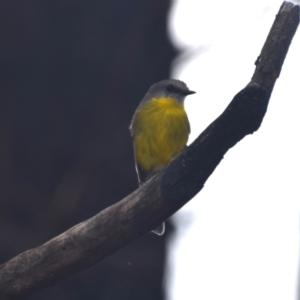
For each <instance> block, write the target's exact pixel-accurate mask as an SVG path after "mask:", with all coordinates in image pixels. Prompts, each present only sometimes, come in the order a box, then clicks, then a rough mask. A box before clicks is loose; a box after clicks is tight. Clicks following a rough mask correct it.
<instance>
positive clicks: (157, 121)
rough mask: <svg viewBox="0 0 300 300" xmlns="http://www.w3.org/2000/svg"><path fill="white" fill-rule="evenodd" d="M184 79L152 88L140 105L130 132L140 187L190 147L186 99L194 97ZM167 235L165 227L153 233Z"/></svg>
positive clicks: (167, 81) (159, 83)
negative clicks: (185, 107)
mask: <svg viewBox="0 0 300 300" xmlns="http://www.w3.org/2000/svg"><path fill="white" fill-rule="evenodd" d="M194 93H195V92H193V91H190V90H189V89H188V88H187V86H186V84H185V83H184V82H182V81H180V80H175V79H168V80H163V81H160V82H158V83H156V84H154V85H152V86H151V87H150V89H149V91H148V92H147V94H146V95H145V97H144V98H143V100H142V101H141V103H140V105H139V106H138V108H137V110H136V112H135V114H134V116H133V119H132V122H131V125H130V130H131V134H132V137H133V145H134V155H135V166H136V171H137V175H138V180H139V184H140V185H142V184H143V183H144V182H145V181H146V180H148V179H149V178H151V177H152V176H153V175H155V174H156V173H157V172H158V171H160V170H162V169H163V168H164V167H166V165H167V164H168V163H169V162H170V161H171V160H172V159H173V158H175V157H176V156H177V155H178V154H179V153H180V152H181V151H182V150H183V149H184V147H185V146H186V143H187V141H188V137H189V133H190V124H189V120H188V117H187V114H186V112H185V109H184V99H185V97H186V96H187V95H190V94H194ZM153 232H155V233H156V234H159V235H161V234H163V232H164V224H162V225H161V226H160V227H159V228H156V229H155V230H153Z"/></svg>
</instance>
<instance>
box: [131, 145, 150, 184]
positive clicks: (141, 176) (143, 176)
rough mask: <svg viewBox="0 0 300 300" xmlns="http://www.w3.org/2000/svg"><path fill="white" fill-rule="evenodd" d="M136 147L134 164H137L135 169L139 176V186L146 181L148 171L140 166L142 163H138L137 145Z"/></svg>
mask: <svg viewBox="0 0 300 300" xmlns="http://www.w3.org/2000/svg"><path fill="white" fill-rule="evenodd" d="M133 148H134V164H135V170H136V174H137V177H138V181H139V186H142V185H143V184H144V183H145V181H146V180H147V179H148V173H147V172H145V171H143V170H142V168H141V167H140V165H139V164H138V162H137V160H136V151H135V147H134V146H133Z"/></svg>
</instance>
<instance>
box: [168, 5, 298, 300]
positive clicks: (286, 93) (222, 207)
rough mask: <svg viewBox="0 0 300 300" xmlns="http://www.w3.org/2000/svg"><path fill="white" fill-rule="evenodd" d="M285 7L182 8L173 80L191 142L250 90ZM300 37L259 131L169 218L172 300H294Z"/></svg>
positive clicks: (173, 29) (173, 30) (176, 19)
mask: <svg viewBox="0 0 300 300" xmlns="http://www.w3.org/2000/svg"><path fill="white" fill-rule="evenodd" d="M281 3H282V1H277V0H271V1H267V0H251V1H237V0H227V1H224V0H223V1H222V0H215V1H200V0H177V1H174V3H173V9H172V10H171V12H170V18H169V25H170V26H169V28H170V36H171V39H172V41H173V42H174V44H175V46H176V47H177V48H178V49H180V50H181V51H183V53H182V55H181V56H180V57H179V58H178V59H177V60H176V61H175V62H174V67H173V78H179V79H181V80H183V81H185V82H186V83H187V84H188V86H189V88H190V89H192V90H196V91H197V94H195V95H193V96H189V97H187V100H186V103H185V107H186V110H187V113H188V116H189V119H190V123H191V128H192V134H191V136H190V140H189V143H190V142H192V141H193V140H194V139H195V138H196V137H197V136H198V135H199V133H201V132H202V131H203V130H204V129H205V128H206V127H207V126H208V125H209V124H210V123H211V122H212V121H213V120H214V119H215V118H216V117H218V115H219V114H220V113H222V111H223V110H224V109H225V108H226V106H227V105H228V104H229V102H230V101H231V100H232V98H233V96H234V95H235V94H236V93H237V92H239V91H240V90H241V89H242V88H244V86H246V85H247V84H248V82H249V81H250V79H251V77H252V74H253V72H254V68H255V66H254V62H255V60H256V58H257V56H258V55H259V53H260V50H261V48H262V46H263V43H264V41H265V39H266V37H267V34H268V32H269V30H270V28H271V26H272V23H273V21H274V18H275V15H276V13H277V12H278V10H279V8H280V5H281ZM299 103H300V29H298V32H297V33H296V35H295V37H294V40H293V42H292V44H291V47H290V50H289V52H288V55H287V58H286V60H285V63H284V65H283V69H282V72H281V75H280V78H279V79H278V80H277V83H276V85H275V88H274V90H273V94H272V97H271V100H270V104H269V108H268V111H267V114H266V116H265V118H264V121H263V123H262V126H261V128H260V129H259V130H258V131H257V132H256V133H254V134H253V135H251V136H247V137H246V138H244V139H243V140H242V141H241V142H240V143H238V144H237V145H236V146H235V147H234V148H232V149H231V150H230V151H229V152H228V153H227V154H226V155H225V158H224V159H223V161H222V162H221V163H220V165H219V166H218V167H217V169H216V170H215V172H214V173H213V174H212V176H211V177H210V178H209V179H208V181H207V183H206V185H205V187H204V189H203V190H202V191H201V192H200V193H199V194H198V195H197V196H196V197H195V198H194V199H193V200H192V201H191V202H190V203H188V204H187V205H186V206H185V207H184V208H183V209H181V210H180V211H179V212H178V213H177V214H176V215H175V217H174V218H173V220H174V224H175V226H176V233H175V234H174V235H173V236H172V237H171V238H170V241H169V261H168V263H167V266H166V268H167V275H166V278H165V283H166V287H167V299H168V300H194V299H201V300H217V299H218V300H220V299H222V300H224V299H225V300H227V299H230V300H248V299H249V300H250V299H251V300H254V299H255V300H266V299H272V300H277V299H278V300H279V299H280V300H283V299H284V300H294V299H296V292H297V284H298V278H297V277H298V257H299V247H298V243H299V208H300V188H299V187H300V181H299V177H300V176H299V175H300V174H299V173H300V104H299Z"/></svg>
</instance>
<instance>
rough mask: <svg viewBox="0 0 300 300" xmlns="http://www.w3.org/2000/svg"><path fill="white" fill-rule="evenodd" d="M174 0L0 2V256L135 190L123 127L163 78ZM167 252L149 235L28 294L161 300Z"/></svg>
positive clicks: (170, 53) (36, 299)
mask: <svg viewBox="0 0 300 300" xmlns="http://www.w3.org/2000/svg"><path fill="white" fill-rule="evenodd" d="M170 2H171V1H168V0H144V1H140V0H127V1H124V0H102V1H99V0H98V1H94V0H89V1H78V0H72V1H71V0H59V1H57V0H51V1H40V0H36V1H34V0H30V1H1V2H0V143H1V145H0V151H1V155H0V176H1V180H0V184H1V188H0V199H1V200H0V201H1V209H0V263H4V262H5V261H7V260H8V259H10V258H12V257H13V256H15V255H17V254H19V253H21V252H22V251H25V250H27V249H29V248H32V247H36V246H38V245H40V244H42V243H44V242H46V241H47V240H49V239H51V238H52V237H54V236H56V235H58V234H59V233H61V232H63V231H65V230H66V229H68V228H69V227H71V226H73V225H75V224H76V223H78V222H80V221H82V220H85V219H87V218H89V217H91V216H93V215H94V214H96V213H98V212H99V211H100V210H102V209H103V208H105V207H107V206H109V205H111V204H113V203H115V202H116V201H119V200H120V199H122V198H123V197H124V196H126V195H127V194H129V193H131V192H132V191H133V190H135V189H136V188H137V179H136V174H135V170H134V162H133V150H132V141H131V137H130V134H129V130H128V126H129V123H130V120H131V117H132V115H133V112H134V110H135V108H136V107H137V105H138V103H139V101H140V100H141V98H142V97H143V95H144V94H145V92H146V91H147V89H148V88H149V86H150V85H151V84H153V83H155V82H157V81H159V80H161V79H165V78H168V77H169V69H170V63H171V61H172V60H173V59H174V56H175V50H174V49H173V47H172V46H171V44H170V42H169V41H168V38H167V28H166V24H167V14H168V11H169V7H170V4H171V3H170ZM167 232H169V233H170V232H171V229H170V228H167ZM165 251H166V235H165V236H163V237H157V236H155V235H153V234H149V235H147V236H145V237H144V238H142V239H140V240H139V241H136V242H134V243H133V244H131V245H130V246H128V247H126V248H124V249H121V250H120V251H118V252H117V253H116V254H113V255H112V256H111V257H109V258H107V259H106V260H105V261H103V262H100V263H98V264H97V265H96V266H94V267H92V268H91V269H89V270H87V271H85V272H82V273H81V274H79V275H77V276H74V277H72V278H70V279H69V280H67V281H64V282H62V283H61V284H58V285H56V286H54V287H51V288H49V289H46V290H44V291H42V292H40V293H39V294H37V295H35V296H33V297H32V298H30V299H32V300H48V299H66V300H68V299H72V300H79V299H89V300H93V299H97V300H99V299H101V300H119V299H122V300H123V299H130V300H134V299H138V300H141V299H143V300H148V299H149V300H152V299H153V300H154V299H155V300H160V299H164V291H163V286H162V279H163V272H164V270H163V268H164V263H165Z"/></svg>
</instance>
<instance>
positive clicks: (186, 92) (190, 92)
mask: <svg viewBox="0 0 300 300" xmlns="http://www.w3.org/2000/svg"><path fill="white" fill-rule="evenodd" d="M195 93H196V92H194V91H190V90H185V91H183V94H184V95H186V96H187V95H193V94H195Z"/></svg>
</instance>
